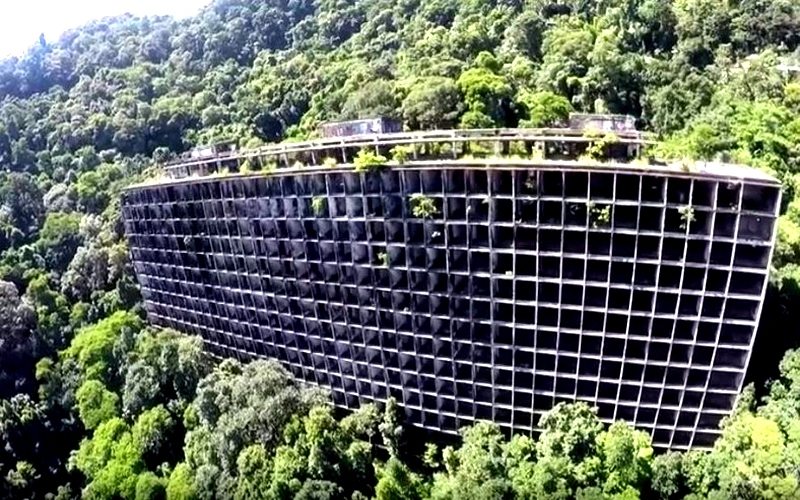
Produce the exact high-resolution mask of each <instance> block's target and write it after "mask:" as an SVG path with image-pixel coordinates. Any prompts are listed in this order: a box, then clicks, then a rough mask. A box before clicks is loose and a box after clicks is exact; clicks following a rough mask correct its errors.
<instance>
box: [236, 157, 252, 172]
mask: <svg viewBox="0 0 800 500" xmlns="http://www.w3.org/2000/svg"><path fill="white" fill-rule="evenodd" d="M252 171H253V167H252V165H250V160H245V161H243V162H242V164H241V165H239V173H240V174H248V173H250V172H252Z"/></svg>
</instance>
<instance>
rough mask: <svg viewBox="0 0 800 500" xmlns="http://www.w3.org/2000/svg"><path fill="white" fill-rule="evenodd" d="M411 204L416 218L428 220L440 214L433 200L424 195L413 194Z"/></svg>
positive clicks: (412, 212)
mask: <svg viewBox="0 0 800 500" xmlns="http://www.w3.org/2000/svg"><path fill="white" fill-rule="evenodd" d="M409 202H410V204H411V214H412V215H413V216H414V217H418V218H420V219H428V218H430V217H433V216H434V215H436V214H438V213H439V210H438V209H437V208H436V203H435V202H434V201H433V198H431V197H430V196H427V195H424V194H422V193H414V194H412V195H411V198H410V199H409Z"/></svg>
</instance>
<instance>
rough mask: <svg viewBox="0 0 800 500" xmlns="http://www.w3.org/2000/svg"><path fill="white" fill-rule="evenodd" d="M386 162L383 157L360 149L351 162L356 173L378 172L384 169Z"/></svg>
mask: <svg viewBox="0 0 800 500" xmlns="http://www.w3.org/2000/svg"><path fill="white" fill-rule="evenodd" d="M386 162H387V160H386V157H385V156H381V155H379V154H376V153H375V152H373V151H370V150H368V149H362V150H361V151H359V152H358V155H356V157H355V159H354V160H353V168H354V170H355V171H356V172H378V171H380V170H383V169H384V167H386Z"/></svg>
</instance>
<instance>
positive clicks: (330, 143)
mask: <svg viewBox="0 0 800 500" xmlns="http://www.w3.org/2000/svg"><path fill="white" fill-rule="evenodd" d="M653 144H655V142H654V141H652V140H651V139H650V137H649V135H648V134H645V133H643V132H639V131H630V130H623V131H587V130H582V129H563V128H560V129H480V130H476V129H471V130H434V131H424V132H399V133H386V134H367V135H353V136H344V137H329V138H323V139H314V140H309V141H302V142H284V143H280V144H273V145H267V146H262V147H259V148H254V149H246V150H239V151H237V150H228V151H223V152H220V153H218V154H214V155H212V156H205V157H200V158H186V159H181V160H178V161H176V162H172V163H169V164H167V165H165V166H164V167H163V170H161V169H159V170H160V175H158V176H156V177H153V178H150V179H147V180H145V181H144V182H142V183H139V184H135V185H132V186H130V188H131V189H135V188H141V187H147V186H152V185H154V184H171V183H185V182H198V181H203V180H206V179H209V178H220V177H229V176H236V177H243V176H252V175H267V174H281V175H287V174H298V173H312V172H317V173H318V172H320V171H334V170H350V169H353V168H354V163H355V156H356V155H357V154H358V153H359V152H360V151H365V150H366V151H370V152H374V153H376V154H378V155H379V154H380V153H383V154H384V155H388V157H391V158H392V159H388V158H387V157H384V159H385V163H386V166H387V167H388V168H440V169H441V168H464V167H472V168H476V167H478V168H480V167H483V168H492V167H493V166H497V167H499V166H502V167H504V168H508V167H510V166H518V167H520V168H528V169H530V168H541V169H570V170H572V169H574V170H588V171H614V172H624V171H629V172H631V173H643V172H651V173H655V172H660V173H662V174H663V175H670V176H685V177H692V178H697V177H702V178H717V179H722V180H729V181H740V182H751V183H757V184H770V185H778V184H779V181H778V180H777V179H775V178H774V177H773V176H771V175H769V174H768V173H765V172H763V171H761V170H758V169H756V168H752V167H749V166H745V165H736V164H731V163H723V162H702V161H686V160H682V161H672V162H670V161H657V160H655V159H653V158H650V157H647V156H646V155H645V154H644V153H643V148H645V147H647V146H650V145H653ZM398 147H400V148H401V149H403V155H404V158H398V157H397V155H396V154H395V151H396V150H397V148H398ZM593 148H594V153H591V150H592V149H593ZM598 148H599V149H598ZM587 151H590V153H587ZM598 151H601V152H602V153H601V154H597V153H598ZM620 151H622V153H620ZM609 152H610V153H611V154H607V153H609Z"/></svg>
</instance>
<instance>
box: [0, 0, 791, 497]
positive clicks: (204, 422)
mask: <svg viewBox="0 0 800 500" xmlns="http://www.w3.org/2000/svg"><path fill="white" fill-rule="evenodd" d="M798 45H800V4H799V3H798V2H796V1H794V0H738V1H728V0H624V1H614V2H612V1H609V0H598V1H593V2H589V1H585V0H527V1H525V2H523V1H520V0H495V1H489V0H399V1H390V0H349V1H345V0H317V1H312V0H215V1H214V3H212V4H211V5H209V6H208V7H207V8H205V9H204V10H203V11H202V12H201V13H200V14H198V15H197V16H196V17H193V18H190V19H186V20H182V21H176V20H174V19H171V18H168V17H154V18H136V17H130V16H127V17H126V16H123V17H119V18H114V19H104V20H102V21H95V22H92V23H90V24H88V25H86V26H83V27H80V28H77V29H74V30H71V31H69V32H66V33H64V34H63V35H62V36H61V38H60V39H59V40H57V41H48V40H45V39H44V38H40V39H39V41H38V42H37V43H36V44H34V45H33V46H32V47H31V48H30V49H29V50H28V51H27V52H26V53H25V54H24V55H23V56H22V57H19V58H11V59H6V60H3V61H0V166H2V169H0V251H1V252H2V253H1V254H0V324H1V325H2V326H0V436H2V445H3V446H2V447H0V497H2V498H9V499H23V498H27V499H42V498H53V499H60V500H64V499H69V498H79V497H85V498H89V499H125V500H128V499H136V500H146V499H163V498H167V499H170V500H194V499H197V500H200V499H203V500H206V499H213V498H219V499H237V500H238V499H241V500H244V499H262V498H264V499H292V498H296V499H306V500H309V499H361V498H378V499H382V500H388V499H406V498H407V499H423V498H433V499H453V500H455V499H459V500H462V499H476V500H477V499H482V500H483V499H495V498H496V499H508V498H525V499H551V498H552V499H567V498H578V499H583V500H589V499H626V500H628V499H635V498H660V499H665V500H666V499H670V500H672V499H680V498H698V499H699V498H715V499H730V498H742V499H762V498H763V499H774V498H800V352H798V351H794V350H793V348H795V347H797V346H798V345H800V331H798V330H799V329H800V318H798V309H800V308H798V307H797V304H798V303H800V289H799V288H798V282H799V281H800V193H799V191H800V79H797V77H796V76H795V72H794V71H793V70H792V66H793V65H796V64H798V62H799V61H800V53H798ZM572 110H577V111H610V112H615V113H630V114H633V115H635V116H636V117H637V118H638V119H639V122H640V125H641V127H642V128H644V129H646V130H649V131H652V132H653V133H654V134H656V135H657V136H658V137H659V138H660V139H662V140H663V144H662V145H661V146H660V147H659V148H658V151H656V153H658V154H663V155H669V156H673V157H678V158H694V159H708V160H711V159H724V160H728V161H736V162H742V163H747V164H750V165H752V166H754V167H756V168H760V169H764V170H766V171H769V172H771V173H772V174H774V175H776V176H777V177H778V178H779V179H780V180H781V181H782V182H783V184H784V186H785V190H784V204H783V205H784V206H783V215H782V216H781V219H780V224H779V242H778V247H777V250H776V252H775V258H774V262H773V267H774V268H773V269H772V273H771V284H770V289H769V294H768V295H769V296H768V302H767V304H766V306H765V311H764V314H763V317H764V319H763V321H762V325H761V327H760V332H759V343H758V345H757V351H756V354H755V356H756V358H755V359H757V360H758V362H757V363H754V364H755V365H756V368H757V369H756V370H752V373H751V376H750V379H751V382H752V384H751V385H750V386H749V387H748V388H747V390H746V391H745V393H744V395H743V397H742V398H741V400H740V402H739V405H738V407H737V410H736V412H735V414H734V415H733V416H732V417H731V418H730V419H727V420H726V422H725V423H724V431H723V436H722V437H721V438H720V439H719V440H718V442H717V443H716V445H715V447H714V448H713V450H711V451H692V452H688V453H684V454H680V453H666V454H654V452H653V449H652V447H651V444H650V441H649V437H648V436H647V435H645V434H643V433H641V432H638V431H636V430H634V429H632V428H631V427H630V426H628V425H626V424H622V423H616V424H614V425H611V426H610V427H607V428H606V427H604V426H603V425H602V424H601V423H600V422H599V420H598V419H597V417H596V415H595V413H594V411H593V410H592V409H591V408H589V407H588V406H586V405H583V404H573V405H559V406H557V407H556V408H555V409H553V410H552V411H551V412H550V413H549V414H548V415H546V416H545V417H544V418H543V419H542V421H541V422H540V427H541V428H542V430H543V432H542V433H541V434H540V435H539V436H538V437H536V438H535V439H534V438H531V437H526V436H514V437H513V438H512V439H510V440H509V439H507V438H506V437H504V435H503V434H502V433H501V432H500V431H499V430H498V429H497V428H496V427H494V426H492V425H490V424H485V423H480V424H477V425H475V426H473V427H472V428H469V429H466V430H464V432H463V436H462V439H461V440H459V441H458V442H455V443H452V444H451V445H449V446H443V445H438V446H437V444H435V443H433V442H431V443H428V444H427V445H425V444H424V443H422V442H420V440H419V439H411V438H410V434H409V432H408V429H405V428H404V426H403V423H402V421H401V419H400V418H399V416H398V412H397V408H396V407H395V405H394V404H393V403H391V402H390V403H389V404H388V405H387V406H386V408H377V407H373V406H365V407H363V408H362V409H361V410H360V411H358V412H356V413H353V414H349V415H340V414H338V413H336V412H334V411H333V410H332V408H331V407H330V405H329V404H328V401H329V400H328V397H327V395H326V394H324V393H322V392H320V391H318V390H315V389H311V388H308V387H306V386H303V385H301V384H300V383H298V382H297V381H295V380H293V379H292V377H291V376H290V375H289V374H288V373H287V372H286V371H285V370H283V369H282V368H281V367H280V366H278V365H276V364H275V363H272V362H266V361H259V362H254V363H251V364H247V365H242V364H240V363H238V362H234V361H230V360H229V361H225V362H222V363H215V362H212V360H210V359H208V358H207V357H206V356H205V355H204V353H203V352H202V349H201V343H200V342H199V340H198V339H196V338H192V337H187V336H183V335H180V334H178V333H176V332H171V331H165V330H159V329H154V328H152V327H148V326H146V324H145V321H144V318H143V313H142V310H141V304H140V297H139V294H138V290H137V286H136V282H135V278H134V277H133V275H132V270H131V266H130V263H129V261H128V251H127V248H126V245H125V242H124V239H123V238H122V233H121V227H120V220H119V194H120V191H121V189H122V188H123V187H124V186H126V185H127V184H129V183H131V182H134V181H136V180H138V179H140V178H141V177H142V176H143V175H146V172H147V170H148V169H149V168H150V166H151V165H152V164H153V163H154V162H159V161H163V160H165V159H167V158H169V157H170V156H172V155H176V154H179V153H181V152H183V151H185V150H187V149H188V148H190V147H192V146H193V145H197V144H201V143H206V142H209V141H215V140H221V139H225V140H235V141H237V142H238V143H239V144H240V145H242V146H248V145H256V144H261V143H265V142H272V141H278V140H296V139H300V138H305V137H309V136H312V135H313V134H314V130H315V127H316V125H317V124H318V123H319V122H321V121H324V120H329V119H338V118H356V117H366V116H373V115H378V114H380V115H386V116H393V117H397V118H401V119H402V120H403V122H404V124H405V126H406V127H407V128H409V129H429V128H435V127H483V126H487V127H488V126H509V127H513V126H534V127H535V126H547V125H554V124H558V123H559V122H560V121H561V120H562V119H563V118H564V117H565V116H566V114H568V113H569V112H570V111H572ZM781 359H782V361H781Z"/></svg>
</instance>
